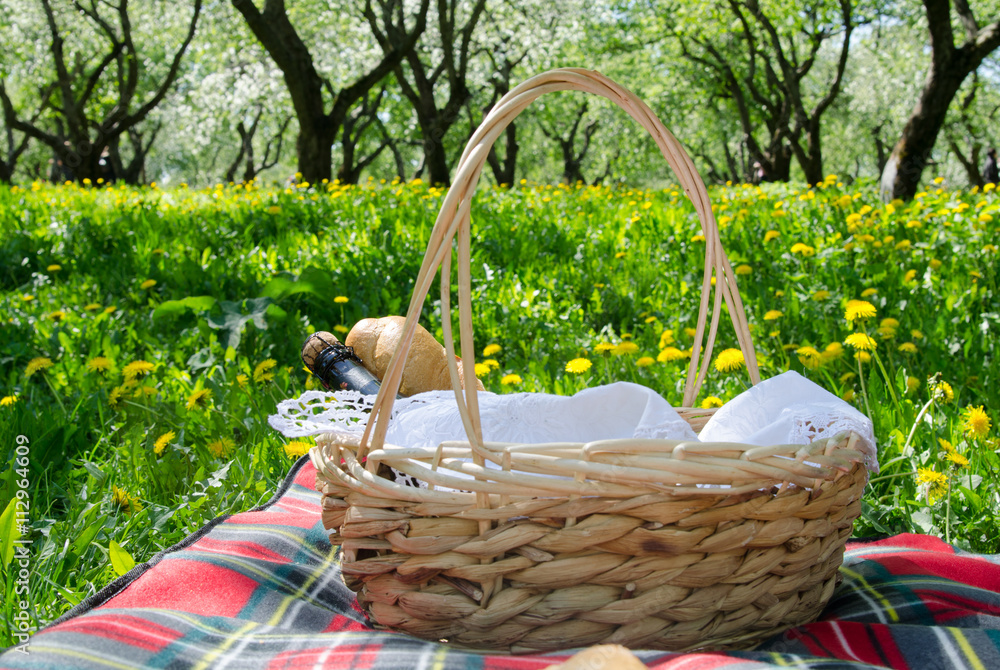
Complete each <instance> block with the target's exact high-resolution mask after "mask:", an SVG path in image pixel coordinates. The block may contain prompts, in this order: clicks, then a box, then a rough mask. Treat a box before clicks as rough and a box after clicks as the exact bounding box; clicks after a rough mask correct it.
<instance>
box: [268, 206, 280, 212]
mask: <svg viewBox="0 0 1000 670" xmlns="http://www.w3.org/2000/svg"><path fill="white" fill-rule="evenodd" d="M267 213H268V214H281V207H279V206H278V205H271V206H270V207H268V208H267Z"/></svg>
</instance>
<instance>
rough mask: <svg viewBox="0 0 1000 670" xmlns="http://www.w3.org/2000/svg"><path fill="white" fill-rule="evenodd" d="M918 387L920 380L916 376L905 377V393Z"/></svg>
mask: <svg viewBox="0 0 1000 670" xmlns="http://www.w3.org/2000/svg"><path fill="white" fill-rule="evenodd" d="M919 388H920V380H919V379H917V378H916V377H907V378H906V392H907V393H913V392H915V391H916V390H917V389H919Z"/></svg>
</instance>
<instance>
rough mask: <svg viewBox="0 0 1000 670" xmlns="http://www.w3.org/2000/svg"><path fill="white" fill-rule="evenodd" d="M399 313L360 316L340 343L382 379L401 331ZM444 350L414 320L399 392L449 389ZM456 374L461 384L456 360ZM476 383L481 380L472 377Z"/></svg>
mask: <svg viewBox="0 0 1000 670" xmlns="http://www.w3.org/2000/svg"><path fill="white" fill-rule="evenodd" d="M405 323H406V319H405V318H404V317H402V316H385V317H382V318H380V319H362V320H361V321H358V322H357V323H356V324H354V328H352V329H351V332H350V333H348V334H347V337H346V338H345V340H344V344H346V345H347V346H349V347H353V348H354V353H355V354H357V356H358V358H360V359H361V362H362V363H363V364H364V366H365V367H366V368H367V369H368V371H369V372H371V373H372V374H373V375H375V376H376V377H378V378H379V379H382V378H383V377H384V376H385V373H386V370H387V369H388V367H389V361H390V360H391V359H392V354H393V353H394V352H395V351H396V346H397V345H398V344H399V340H400V338H401V337H402V335H403V324H405ZM447 355H448V354H447V353H446V352H445V349H444V346H442V345H441V344H440V343H439V342H438V341H437V340H435V339H434V336H433V335H431V334H430V333H428V332H427V330H426V329H425V328H424V327H423V326H421V325H420V324H417V331H416V333H415V334H414V335H413V342H412V343H411V346H410V351H409V354H408V355H407V357H406V365H405V367H404V368H403V381H402V384H400V387H399V392H400V394H402V395H404V396H410V395H415V394H417V393H423V392H424V391H445V390H447V389H450V388H451V387H452V386H451V376H450V375H449V374H448V363H447V358H446V357H447ZM458 377H459V379H460V380H462V386H463V388H464V386H465V376H464V374H463V372H462V361H458ZM476 387H477V388H478V389H480V390H482V389H483V384H482V382H480V381H479V380H478V379H476Z"/></svg>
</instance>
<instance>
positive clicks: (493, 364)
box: [483, 358, 500, 370]
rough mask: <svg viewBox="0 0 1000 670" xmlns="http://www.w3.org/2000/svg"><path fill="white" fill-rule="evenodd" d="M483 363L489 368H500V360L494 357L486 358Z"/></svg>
mask: <svg viewBox="0 0 1000 670" xmlns="http://www.w3.org/2000/svg"><path fill="white" fill-rule="evenodd" d="M483 365H485V366H486V367H488V368H489V369H490V370H497V369H499V368H500V361H498V360H497V359H495V358H487V359H486V360H484V361H483Z"/></svg>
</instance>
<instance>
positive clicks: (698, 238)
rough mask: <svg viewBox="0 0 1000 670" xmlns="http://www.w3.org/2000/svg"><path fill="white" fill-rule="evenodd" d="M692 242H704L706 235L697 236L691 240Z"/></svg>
mask: <svg viewBox="0 0 1000 670" xmlns="http://www.w3.org/2000/svg"><path fill="white" fill-rule="evenodd" d="M691 241H692V242H704V241H705V236H704V235H695V236H694V237H692V238H691Z"/></svg>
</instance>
